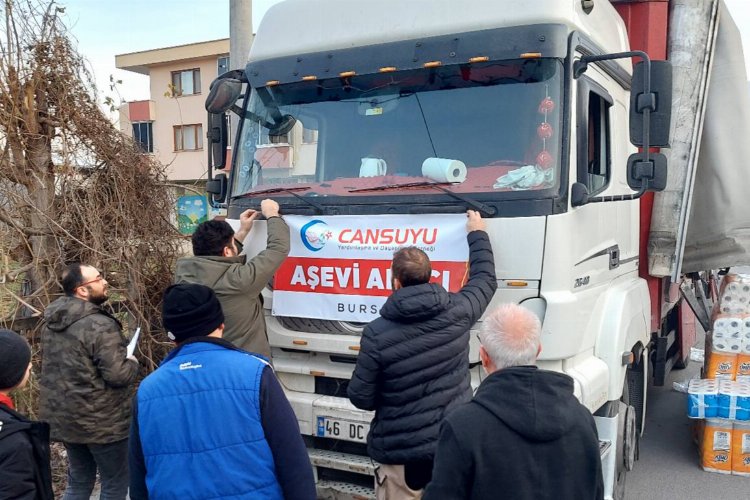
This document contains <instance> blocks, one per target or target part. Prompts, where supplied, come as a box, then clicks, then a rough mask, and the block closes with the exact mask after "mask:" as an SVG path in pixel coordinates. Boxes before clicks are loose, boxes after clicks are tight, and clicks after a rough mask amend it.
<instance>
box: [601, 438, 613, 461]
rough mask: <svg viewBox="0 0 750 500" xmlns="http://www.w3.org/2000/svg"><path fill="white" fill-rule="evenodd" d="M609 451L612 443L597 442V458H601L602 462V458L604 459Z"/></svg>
mask: <svg viewBox="0 0 750 500" xmlns="http://www.w3.org/2000/svg"><path fill="white" fill-rule="evenodd" d="M611 450H612V441H601V440H600V441H599V456H600V457H602V460H604V457H606V456H607V455H608V454H609V452H610V451H611Z"/></svg>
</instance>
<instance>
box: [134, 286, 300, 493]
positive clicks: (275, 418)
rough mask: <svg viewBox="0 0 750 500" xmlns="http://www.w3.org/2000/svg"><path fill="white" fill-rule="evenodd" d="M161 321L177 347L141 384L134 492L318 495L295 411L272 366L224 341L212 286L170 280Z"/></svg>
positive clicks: (136, 420) (136, 417)
mask: <svg viewBox="0 0 750 500" xmlns="http://www.w3.org/2000/svg"><path fill="white" fill-rule="evenodd" d="M163 320H164V328H165V329H166V330H167V331H168V332H169V333H170V338H172V339H173V340H174V341H175V342H176V343H177V347H176V348H175V349H174V350H173V351H172V352H170V353H169V355H168V356H167V358H166V359H165V360H164V361H163V362H162V364H161V366H159V368H158V369H157V370H156V371H155V372H153V373H152V374H151V375H149V376H148V377H146V378H145V379H144V380H143V382H142V383H141V386H140V387H139V388H138V395H137V396H136V403H135V404H134V406H133V422H132V426H131V431H130V432H131V434H130V475H131V480H130V498H132V499H133V500H141V499H146V498H160V499H183V498H213V499H219V498H232V499H237V498H252V499H257V500H263V499H269V500H270V499H274V500H275V499H284V498H285V499H287V500H314V499H315V481H314V479H313V472H312V466H311V465H310V459H309V458H308V456H307V450H306V448H305V443H304V442H303V441H302V436H301V435H300V430H299V426H298V424H297V417H296V416H295V415H294V412H293V411H292V407H291V405H290V404H289V402H288V401H287V399H286V396H285V395H284V392H283V390H282V389H281V385H280V384H279V382H278V381H277V380H276V376H275V375H274V373H273V370H272V369H271V367H270V366H269V364H268V363H267V362H266V361H265V360H263V359H262V358H260V357H258V356H256V355H253V354H251V353H249V352H246V351H243V350H240V349H239V348H237V347H235V346H233V345H232V344H231V343H229V342H227V341H226V340H223V339H222V338H221V335H222V332H223V330H224V315H223V313H222V310H221V305H220V304H219V301H218V300H217V298H216V295H215V294H214V292H213V291H212V290H211V289H210V288H208V287H206V286H203V285H197V284H179V285H173V286H171V287H169V288H168V289H167V291H166V292H165V294H164V306H163Z"/></svg>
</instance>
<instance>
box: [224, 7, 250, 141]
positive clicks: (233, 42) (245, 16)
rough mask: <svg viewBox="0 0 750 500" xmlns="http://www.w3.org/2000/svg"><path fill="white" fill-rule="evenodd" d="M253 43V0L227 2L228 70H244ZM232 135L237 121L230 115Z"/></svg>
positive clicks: (235, 117)
mask: <svg viewBox="0 0 750 500" xmlns="http://www.w3.org/2000/svg"><path fill="white" fill-rule="evenodd" d="M252 42H253V0H229V68H230V69H245V65H246V64H247V56H248V54H249V53H250V45H251V44H252ZM230 117H231V124H230V126H231V128H230V130H231V131H232V133H233V134H234V133H235V132H236V130H237V125H238V120H239V118H238V117H237V115H236V114H234V113H230Z"/></svg>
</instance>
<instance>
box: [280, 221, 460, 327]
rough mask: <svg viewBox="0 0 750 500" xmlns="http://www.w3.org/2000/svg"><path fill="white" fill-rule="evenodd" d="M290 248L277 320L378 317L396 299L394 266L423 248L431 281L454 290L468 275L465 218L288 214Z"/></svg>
mask: <svg viewBox="0 0 750 500" xmlns="http://www.w3.org/2000/svg"><path fill="white" fill-rule="evenodd" d="M284 220H285V221H286V222H287V224H289V229H290V233H291V251H290V252H289V257H287V259H286V260H285V261H284V263H283V264H282V265H281V267H280V268H279V269H278V270H277V271H276V277H275V280H274V292H273V310H272V313H273V314H274V315H275V316H295V317H303V318H318V319H329V320H341V321H352V322H363V323H365V322H369V321H372V320H373V319H375V318H377V317H378V315H379V311H380V308H381V307H382V305H383V304H384V303H385V301H386V299H387V298H388V296H389V295H390V294H391V261H392V259H393V253H394V252H395V251H396V250H398V249H399V248H402V247H407V246H415V247H417V248H420V249H421V250H423V251H424V252H425V253H426V254H427V256H428V257H429V258H430V261H431V263H432V281H433V282H436V283H441V284H442V285H443V286H444V287H445V288H446V289H447V290H449V291H452V292H455V291H458V290H459V289H460V288H461V287H462V286H463V283H464V281H465V280H466V276H467V261H468V256H469V247H468V244H467V242H466V216H465V215H462V214H460V215H367V216H352V215H345V216H336V217H303V216H297V215H288V216H285V217H284Z"/></svg>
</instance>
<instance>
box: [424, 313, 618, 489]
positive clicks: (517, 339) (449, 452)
mask: <svg viewBox="0 0 750 500" xmlns="http://www.w3.org/2000/svg"><path fill="white" fill-rule="evenodd" d="M540 334H541V323H540V321H539V318H537V317H536V316H535V315H534V313H532V312H531V311H529V310H528V309H525V308H523V307H521V306H519V305H516V304H505V305H503V306H500V307H499V308H498V309H496V310H495V311H493V312H492V313H491V314H489V315H488V316H487V317H486V318H485V320H484V322H483V324H482V328H481V331H480V341H481V344H482V345H481V346H480V350H479V355H480V357H481V359H482V365H483V366H484V368H485V371H486V372H487V373H488V374H489V376H488V377H487V378H486V379H485V380H484V381H482V384H481V385H480V386H479V389H478V390H477V393H476V396H474V399H473V400H472V402H471V403H469V404H467V405H465V406H463V407H461V408H459V409H457V410H456V411H454V412H453V413H451V414H450V415H449V416H448V417H447V418H446V419H445V421H444V422H443V425H442V427H441V429H440V441H439V442H438V448H437V456H436V457H435V467H434V469H433V473H432V477H433V480H432V482H430V484H428V485H427V488H426V489H425V494H424V499H425V500H436V499H459V498H460V499H467V500H469V499H471V500H483V499H487V500H497V499H501V498H513V499H514V500H527V499H528V500H532V499H533V500H539V499H555V500H567V499H570V500H585V499H592V500H593V499H597V500H598V499H601V498H603V496H604V486H603V480H602V467H601V458H600V456H599V438H598V435H597V432H596V425H595V423H594V418H593V416H592V415H591V413H590V412H589V410H588V409H586V407H584V406H583V405H582V404H581V403H580V402H578V400H577V399H576V397H575V396H574V395H573V379H572V378H570V377H569V376H567V375H565V374H562V373H557V372H552V371H547V370H539V369H537V367H536V366H534V365H535V364H536V358H537V356H538V354H539V352H540V351H541V343H540Z"/></svg>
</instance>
